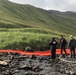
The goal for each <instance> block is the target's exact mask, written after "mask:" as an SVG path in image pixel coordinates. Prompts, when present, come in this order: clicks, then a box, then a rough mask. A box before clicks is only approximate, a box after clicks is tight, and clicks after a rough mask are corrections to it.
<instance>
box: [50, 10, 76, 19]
mask: <svg viewBox="0 0 76 75" xmlns="http://www.w3.org/2000/svg"><path fill="white" fill-rule="evenodd" d="M49 12H51V13H52V14H53V15H56V16H61V17H64V18H68V19H73V20H76V12H72V11H66V12H60V11H57V10H49Z"/></svg>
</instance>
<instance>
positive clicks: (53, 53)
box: [49, 37, 58, 59]
mask: <svg viewBox="0 0 76 75" xmlns="http://www.w3.org/2000/svg"><path fill="white" fill-rule="evenodd" d="M57 44H58V43H57V41H56V40H55V37H53V38H52V41H50V42H49V45H50V47H51V58H52V59H55V58H56V46H57Z"/></svg>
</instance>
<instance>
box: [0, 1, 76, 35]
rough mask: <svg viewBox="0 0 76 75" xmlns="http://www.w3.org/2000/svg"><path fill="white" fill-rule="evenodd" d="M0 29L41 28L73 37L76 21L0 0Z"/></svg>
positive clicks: (28, 6) (29, 6)
mask: <svg viewBox="0 0 76 75" xmlns="http://www.w3.org/2000/svg"><path fill="white" fill-rule="evenodd" d="M67 15H68V14H67ZM0 28H42V29H47V30H51V31H55V32H56V31H58V32H60V33H61V32H62V33H64V34H73V35H75V34H76V33H75V30H76V19H72V18H66V17H63V16H57V15H55V14H52V13H51V12H49V11H47V10H43V9H40V8H36V7H33V6H31V5H21V4H16V3H12V2H9V1H8V0H0Z"/></svg>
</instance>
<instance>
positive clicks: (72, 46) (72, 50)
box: [69, 35, 76, 58]
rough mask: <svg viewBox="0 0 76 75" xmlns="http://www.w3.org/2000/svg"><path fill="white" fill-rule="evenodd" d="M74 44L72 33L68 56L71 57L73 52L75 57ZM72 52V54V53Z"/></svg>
mask: <svg viewBox="0 0 76 75" xmlns="http://www.w3.org/2000/svg"><path fill="white" fill-rule="evenodd" d="M75 46H76V40H75V39H74V38H73V35H70V41H69V49H70V57H71V58H72V56H73V54H74V58H75ZM72 52H73V54H72Z"/></svg>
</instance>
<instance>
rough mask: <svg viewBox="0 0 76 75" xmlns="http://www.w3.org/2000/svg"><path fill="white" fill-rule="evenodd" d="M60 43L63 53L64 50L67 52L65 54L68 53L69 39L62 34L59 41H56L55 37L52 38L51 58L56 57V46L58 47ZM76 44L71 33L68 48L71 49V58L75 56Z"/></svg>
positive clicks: (50, 43)
mask: <svg viewBox="0 0 76 75" xmlns="http://www.w3.org/2000/svg"><path fill="white" fill-rule="evenodd" d="M58 44H59V45H60V49H61V55H62V54H63V53H62V52H63V51H64V52H65V55H67V51H66V44H67V41H66V39H65V38H64V37H63V35H61V38H60V41H59V43H58V42H57V41H56V39H55V37H53V38H52V40H51V41H50V42H49V45H50V49H51V58H52V59H55V58H56V47H57V45H58ZM75 46H76V40H75V39H74V37H73V35H70V40H69V42H68V48H69V50H70V57H71V58H72V57H73V56H74V58H75Z"/></svg>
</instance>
